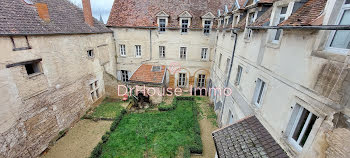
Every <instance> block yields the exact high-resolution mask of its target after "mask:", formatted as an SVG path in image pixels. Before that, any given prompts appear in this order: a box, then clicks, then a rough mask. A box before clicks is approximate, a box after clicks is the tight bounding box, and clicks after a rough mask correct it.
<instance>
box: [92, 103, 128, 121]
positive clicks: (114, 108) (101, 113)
mask: <svg viewBox="0 0 350 158" xmlns="http://www.w3.org/2000/svg"><path fill="white" fill-rule="evenodd" d="M121 103H122V102H121V101H118V102H105V101H104V102H103V103H102V104H101V105H99V106H98V107H96V108H95V109H94V111H93V113H92V114H91V116H92V117H95V118H115V117H118V116H117V115H119V114H120V112H121V111H122V110H123V109H124V108H123V107H122V106H121V105H120V104H121Z"/></svg>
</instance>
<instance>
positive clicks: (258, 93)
mask: <svg viewBox="0 0 350 158" xmlns="http://www.w3.org/2000/svg"><path fill="white" fill-rule="evenodd" d="M265 86H266V83H265V82H264V81H263V80H261V79H260V78H258V81H257V82H256V88H255V93H254V104H255V105H256V106H260V105H261V101H262V97H263V94H264V90H265Z"/></svg>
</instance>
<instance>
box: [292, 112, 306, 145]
mask: <svg viewBox="0 0 350 158" xmlns="http://www.w3.org/2000/svg"><path fill="white" fill-rule="evenodd" d="M309 113H310V112H309V111H307V110H305V109H303V112H302V114H301V116H300V119H299V121H298V124H297V126H296V128H295V130H294V133H293V137H292V138H293V139H294V140H295V141H297V140H298V138H299V135H300V133H301V130H302V129H303V127H304V125H305V121H306V119H307V117H308V116H309Z"/></svg>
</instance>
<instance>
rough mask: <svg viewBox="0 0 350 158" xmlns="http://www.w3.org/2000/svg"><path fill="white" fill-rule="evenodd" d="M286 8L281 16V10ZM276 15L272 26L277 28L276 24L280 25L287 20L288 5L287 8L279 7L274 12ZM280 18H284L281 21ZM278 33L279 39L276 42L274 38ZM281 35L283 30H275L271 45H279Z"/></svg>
mask: <svg viewBox="0 0 350 158" xmlns="http://www.w3.org/2000/svg"><path fill="white" fill-rule="evenodd" d="M283 8H286V12H285V13H284V14H282V9H283ZM276 12H277V13H278V15H276V20H275V21H274V26H277V25H278V24H280V23H281V22H283V21H285V20H287V18H288V5H287V6H279V7H278V10H277V11H276ZM281 18H284V20H283V21H281ZM278 31H280V33H279V37H278V40H276V36H277V32H278ZM282 34H283V30H282V29H275V31H274V33H273V36H272V40H271V42H272V43H279V42H280V41H281V38H282Z"/></svg>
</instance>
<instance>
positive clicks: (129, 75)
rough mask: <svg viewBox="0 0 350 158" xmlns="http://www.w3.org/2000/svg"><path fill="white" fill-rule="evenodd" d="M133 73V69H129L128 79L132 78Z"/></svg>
mask: <svg viewBox="0 0 350 158" xmlns="http://www.w3.org/2000/svg"><path fill="white" fill-rule="evenodd" d="M132 74H133V73H131V71H128V77H129V78H128V80H130V78H131V76H132Z"/></svg>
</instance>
